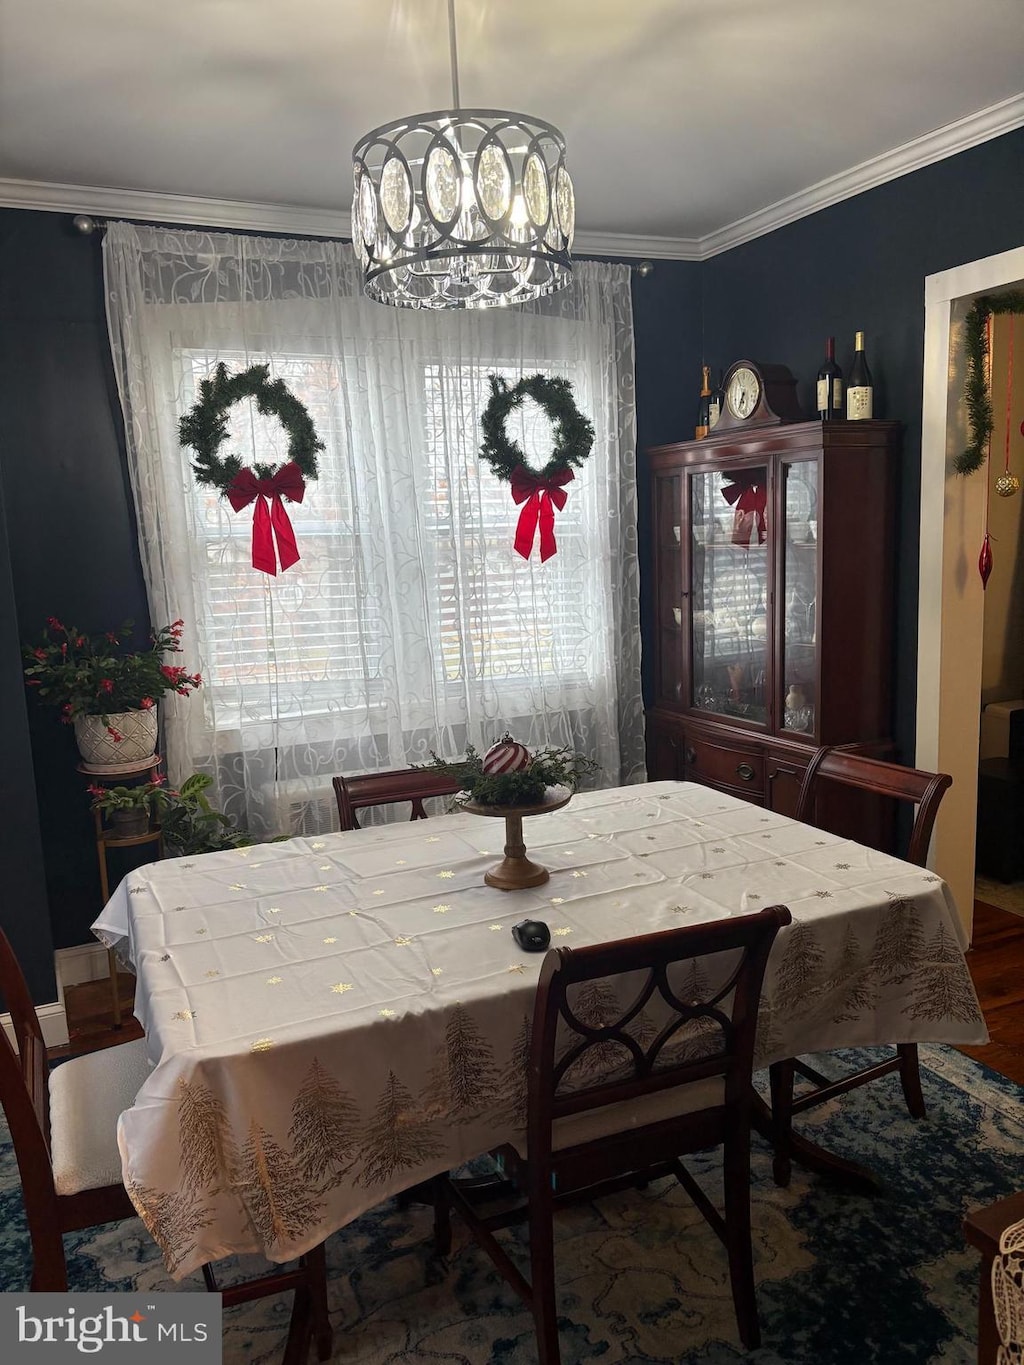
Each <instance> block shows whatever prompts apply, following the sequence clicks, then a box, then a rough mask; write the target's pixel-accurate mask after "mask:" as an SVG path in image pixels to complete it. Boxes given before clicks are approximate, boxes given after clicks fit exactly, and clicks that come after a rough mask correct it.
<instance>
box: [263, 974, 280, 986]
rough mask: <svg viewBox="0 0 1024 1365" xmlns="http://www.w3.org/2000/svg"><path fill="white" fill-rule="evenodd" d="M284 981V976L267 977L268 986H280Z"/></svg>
mask: <svg viewBox="0 0 1024 1365" xmlns="http://www.w3.org/2000/svg"><path fill="white" fill-rule="evenodd" d="M283 980H284V977H283V976H268V977H267V985H268V986H280V984H281V982H282V981H283Z"/></svg>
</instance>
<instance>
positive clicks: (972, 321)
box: [953, 290, 1024, 475]
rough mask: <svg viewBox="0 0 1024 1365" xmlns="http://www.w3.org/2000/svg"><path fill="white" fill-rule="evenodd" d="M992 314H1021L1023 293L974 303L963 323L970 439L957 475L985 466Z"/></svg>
mask: <svg viewBox="0 0 1024 1365" xmlns="http://www.w3.org/2000/svg"><path fill="white" fill-rule="evenodd" d="M992 313H1024V293H1021V292H1020V290H1011V291H1010V292H1009V293H1006V294H998V295H990V294H984V295H982V297H981V298H978V299H975V300H974V304H973V306H972V307H971V311H970V312H969V313H968V314H967V318H966V321H965V323H964V349H965V350H966V352H967V383H966V385H965V386H964V401H965V402H966V404H967V422H968V426H969V429H970V434H971V439H970V442H969V444H968V446H967V449H966V450H965V451H964V452H963V454H961V455H958V456H957V457H956V459H955V460H954V461H953V468H954V469H955V470H956V472H957V473H958V474H964V475H966V474H973V473H974V472H975V470H978V469H980V468H981V466H982V465H983V464H984V462H985V453H986V451H987V449H988V441H989V437H990V436H991V435H992V396H991V394H990V393H989V390H988V380H987V377H986V373H985V371H986V368H987V365H986V362H987V360H988V325H987V324H988V319H989V315H990V314H992Z"/></svg>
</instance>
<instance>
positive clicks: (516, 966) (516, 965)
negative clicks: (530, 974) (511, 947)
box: [509, 962, 526, 972]
mask: <svg viewBox="0 0 1024 1365" xmlns="http://www.w3.org/2000/svg"><path fill="white" fill-rule="evenodd" d="M509 971H510V972H525V971H526V968H525V967H524V966H523V964H522V963H521V962H513V963H512V965H511V967H509Z"/></svg>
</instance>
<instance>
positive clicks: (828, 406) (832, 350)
mask: <svg viewBox="0 0 1024 1365" xmlns="http://www.w3.org/2000/svg"><path fill="white" fill-rule="evenodd" d="M845 410H846V409H845V407H844V406H843V372H842V370H841V369H840V368H839V366H838V365H837V364H836V339H835V337H826V338H825V361H824V364H823V365H822V367H821V369H820V370H819V371H818V417H819V418H820V419H821V421H823V422H833V421H836V420H838V419H840V418H842V416H843V414H844V412H845Z"/></svg>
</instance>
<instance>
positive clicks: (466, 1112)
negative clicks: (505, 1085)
mask: <svg viewBox="0 0 1024 1365" xmlns="http://www.w3.org/2000/svg"><path fill="white" fill-rule="evenodd" d="M500 1093H501V1084H500V1078H499V1075H498V1071H497V1068H496V1067H495V1065H494V1052H493V1050H492V1049H491V1046H490V1044H489V1043H488V1042H487V1041H486V1040H485V1038H484V1036H483V1034H482V1033H481V1032H480V1029H479V1027H478V1026H477V1024H476V1023H475V1022H474V1021H473V1018H472V1016H471V1015H470V1013H469V1011H468V1010H467V1009H466V1008H465V1006H464V1005H462V1004H460V1003H456V1004H455V1005H454V1006H453V1007H452V1009H451V1011H450V1013H449V1015H448V1022H447V1024H446V1025H445V1031H444V1053H443V1054H442V1056H441V1058H440V1060H439V1061H438V1062H437V1064H436V1065H435V1066H434V1067H432V1068H431V1071H430V1074H429V1075H428V1077H427V1083H426V1085H425V1086H424V1088H423V1092H422V1099H423V1105H424V1109H425V1111H426V1113H427V1114H428V1115H430V1116H431V1117H437V1118H440V1117H444V1116H451V1117H457V1118H461V1119H467V1118H474V1117H476V1116H478V1115H479V1114H481V1113H482V1112H483V1111H484V1110H485V1109H487V1108H489V1107H490V1106H492V1105H493V1104H494V1102H495V1101H496V1100H497V1099H498V1097H499V1095H500Z"/></svg>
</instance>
